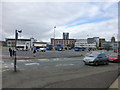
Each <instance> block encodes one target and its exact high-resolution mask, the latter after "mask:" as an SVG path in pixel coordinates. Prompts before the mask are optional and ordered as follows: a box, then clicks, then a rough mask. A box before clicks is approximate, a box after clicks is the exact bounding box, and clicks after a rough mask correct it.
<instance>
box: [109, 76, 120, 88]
mask: <svg viewBox="0 0 120 90" xmlns="http://www.w3.org/2000/svg"><path fill="white" fill-rule="evenodd" d="M110 88H118V89H119V90H120V76H119V77H118V78H117V79H116V80H115V81H114V82H113V84H112V85H111V86H110Z"/></svg>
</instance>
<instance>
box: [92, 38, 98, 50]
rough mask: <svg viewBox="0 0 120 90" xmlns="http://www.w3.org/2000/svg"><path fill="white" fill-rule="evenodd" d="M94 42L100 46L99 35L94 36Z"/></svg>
mask: <svg viewBox="0 0 120 90" xmlns="http://www.w3.org/2000/svg"><path fill="white" fill-rule="evenodd" d="M93 38H94V42H95V43H96V46H97V48H98V47H99V37H93Z"/></svg>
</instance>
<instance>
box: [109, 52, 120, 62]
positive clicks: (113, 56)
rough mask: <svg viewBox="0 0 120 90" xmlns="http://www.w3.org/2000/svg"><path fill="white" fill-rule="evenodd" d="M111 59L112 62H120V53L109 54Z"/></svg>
mask: <svg viewBox="0 0 120 90" xmlns="http://www.w3.org/2000/svg"><path fill="white" fill-rule="evenodd" d="M109 61H110V62H120V53H112V54H111V55H110V56H109Z"/></svg>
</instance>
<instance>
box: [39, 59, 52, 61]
mask: <svg viewBox="0 0 120 90" xmlns="http://www.w3.org/2000/svg"><path fill="white" fill-rule="evenodd" d="M37 60H39V61H50V60H49V59H37Z"/></svg>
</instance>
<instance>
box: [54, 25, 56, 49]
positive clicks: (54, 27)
mask: <svg viewBox="0 0 120 90" xmlns="http://www.w3.org/2000/svg"><path fill="white" fill-rule="evenodd" d="M55 28H56V26H54V47H55Z"/></svg>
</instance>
